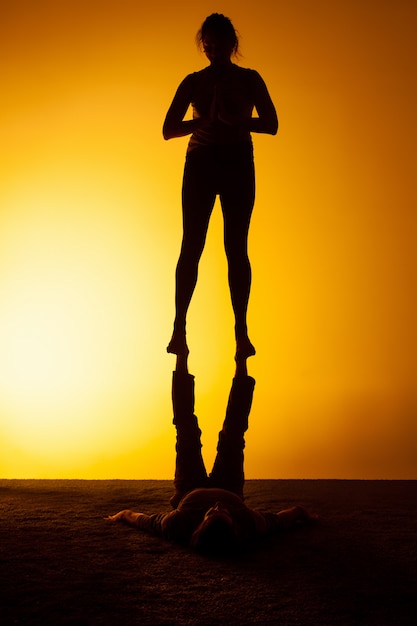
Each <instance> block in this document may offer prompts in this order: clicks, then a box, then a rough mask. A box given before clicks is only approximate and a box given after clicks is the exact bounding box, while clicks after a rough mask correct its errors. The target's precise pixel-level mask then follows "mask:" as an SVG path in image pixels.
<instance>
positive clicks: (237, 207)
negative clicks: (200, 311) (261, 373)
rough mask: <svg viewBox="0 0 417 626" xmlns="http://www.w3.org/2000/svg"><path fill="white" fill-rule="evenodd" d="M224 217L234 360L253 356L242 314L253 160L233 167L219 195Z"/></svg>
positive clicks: (247, 289) (246, 297) (247, 287)
mask: <svg viewBox="0 0 417 626" xmlns="http://www.w3.org/2000/svg"><path fill="white" fill-rule="evenodd" d="M220 199H221V203H222V210H223V218H224V245H225V250H226V256H227V262H228V270H229V287H230V295H231V299H232V306H233V312H234V316H235V336H236V357H235V358H236V359H237V360H239V359H246V358H247V357H249V356H252V355H254V354H255V348H254V347H253V345H252V343H251V342H250V340H249V337H248V329H247V322H246V315H247V309H248V302H249V294H250V287H251V279H252V272H251V266H250V261H249V257H248V233H249V225H250V219H251V215H252V209H253V205H254V200H255V182H254V168H253V161H252V162H251V161H250V159H249V158H248V159H246V160H244V161H243V163H242V166H241V168H240V167H239V168H238V167H233V168H231V171H230V173H229V174H228V177H227V179H225V181H224V188H223V190H222V193H221V195H220Z"/></svg>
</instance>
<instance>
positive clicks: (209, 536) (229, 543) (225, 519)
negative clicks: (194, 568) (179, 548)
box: [191, 502, 238, 554]
mask: <svg viewBox="0 0 417 626" xmlns="http://www.w3.org/2000/svg"><path fill="white" fill-rule="evenodd" d="M237 545H238V541H237V534H236V530H235V528H234V525H233V520H232V516H231V515H230V513H229V511H228V509H227V508H225V507H224V506H223V505H222V504H221V503H220V502H217V503H216V504H215V506H213V507H211V508H210V509H209V510H208V511H207V512H206V514H205V516H204V519H203V521H202V522H201V524H200V525H199V526H198V528H196V530H195V531H194V533H193V535H192V537H191V547H192V548H193V549H194V550H196V551H197V552H200V553H202V554H225V553H230V552H233V551H235V550H236V548H237Z"/></svg>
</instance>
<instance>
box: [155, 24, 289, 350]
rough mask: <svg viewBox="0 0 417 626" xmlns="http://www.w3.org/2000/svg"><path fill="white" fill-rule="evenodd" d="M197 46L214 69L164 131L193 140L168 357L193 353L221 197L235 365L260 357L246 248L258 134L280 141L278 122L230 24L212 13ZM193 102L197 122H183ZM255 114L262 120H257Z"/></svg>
mask: <svg viewBox="0 0 417 626" xmlns="http://www.w3.org/2000/svg"><path fill="white" fill-rule="evenodd" d="M196 40H197V42H198V44H199V46H201V47H202V48H203V50H204V53H205V55H206V57H207V58H208V60H209V61H210V65H209V66H208V67H206V68H205V69H203V70H201V71H199V72H194V73H192V74H189V75H188V76H186V78H185V79H184V80H183V81H182V82H181V84H180V86H179V87H178V89H177V92H176V94H175V96H174V99H173V101H172V104H171V106H170V107H169V110H168V113H167V115H166V118H165V122H164V126H163V136H164V138H165V139H171V138H174V137H183V136H185V135H190V134H191V138H190V140H189V143H188V148H187V155H186V161H185V168H184V178H183V187H182V205H183V239H182V246H181V252H180V256H179V260H178V264H177V268H176V293H175V309H176V314H175V321H174V332H173V335H172V338H171V341H170V342H169V345H168V347H167V351H168V352H170V353H173V354H176V355H180V356H186V355H188V352H189V351H188V346H187V341H186V317H187V311H188V307H189V304H190V301H191V297H192V295H193V292H194V289H195V286H196V283H197V274H198V264H199V260H200V257H201V254H202V252H203V249H204V244H205V240H206V234H207V229H208V225H209V220H210V216H211V213H212V210H213V206H214V202H215V199H216V196H217V195H219V197H220V202H221V207H222V212H223V220H224V245H225V251H226V256H227V262H228V279H229V287H230V295H231V300H232V306H233V312H234V316H235V337H236V355H235V359H236V361H239V360H245V359H246V358H248V357H249V356H252V355H254V354H255V348H254V346H253V345H252V343H251V341H250V340H249V336H248V330H247V323H246V313H247V308H248V301H249V293H250V285H251V267H250V263H249V258H248V251H247V242H248V232H249V224H250V219H251V214H252V209H253V204H254V200H255V172H254V162H253V146H252V139H251V132H255V133H268V134H271V135H275V134H276V133H277V130H278V118H277V114H276V111H275V107H274V104H273V102H272V100H271V98H270V95H269V93H268V90H267V87H266V85H265V83H264V81H263V79H262V78H261V76H260V75H259V74H258V72H256V71H255V70H251V69H245V68H242V67H239V66H238V65H236V64H234V63H233V62H232V57H236V56H237V55H238V48H239V42H238V37H237V34H236V31H235V29H234V27H233V24H232V22H231V21H230V19H229V18H227V17H225V16H224V15H222V14H219V13H213V14H212V15H210V16H209V17H207V18H206V20H205V21H204V22H203V24H202V27H201V29H200V30H199V32H198V33H197V37H196ZM190 104H191V105H192V109H193V119H191V120H184V117H185V114H186V112H187V110H188V107H189V105H190ZM254 108H255V109H256V112H257V117H252V112H253V109H254Z"/></svg>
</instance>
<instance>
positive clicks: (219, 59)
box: [203, 33, 233, 65]
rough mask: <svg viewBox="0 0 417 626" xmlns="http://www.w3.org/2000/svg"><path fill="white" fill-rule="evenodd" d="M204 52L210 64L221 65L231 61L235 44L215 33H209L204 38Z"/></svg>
mask: <svg viewBox="0 0 417 626" xmlns="http://www.w3.org/2000/svg"><path fill="white" fill-rule="evenodd" d="M203 50H204V53H205V55H206V57H207V58H208V60H209V61H210V63H212V64H213V65H219V64H223V63H228V62H229V61H230V57H231V55H232V52H233V44H231V43H230V40H229V39H226V38H224V37H221V36H219V35H216V34H215V33H207V34H206V35H204V37H203Z"/></svg>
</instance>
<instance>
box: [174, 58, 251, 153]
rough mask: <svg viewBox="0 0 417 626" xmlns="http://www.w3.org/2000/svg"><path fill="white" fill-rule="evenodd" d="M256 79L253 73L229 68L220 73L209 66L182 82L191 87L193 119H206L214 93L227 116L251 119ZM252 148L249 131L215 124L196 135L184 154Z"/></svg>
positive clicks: (198, 131) (236, 66)
mask: <svg viewBox="0 0 417 626" xmlns="http://www.w3.org/2000/svg"><path fill="white" fill-rule="evenodd" d="M257 78H258V73H257V72H256V71H255V70H251V69H246V68H242V67H239V66H238V65H234V64H232V65H231V67H230V68H227V69H226V70H223V71H219V70H218V69H216V68H214V67H212V66H209V67H207V68H205V69H203V70H201V71H199V72H194V73H193V74H189V75H188V76H187V78H186V79H185V80H188V81H190V84H191V94H192V97H191V105H192V110H193V119H197V118H199V117H202V116H208V115H209V112H210V107H211V104H212V102H213V97H214V92H215V89H218V91H219V94H221V97H222V100H223V106H224V109H225V111H226V113H230V114H231V115H236V116H240V115H241V116H243V117H251V116H252V111H253V108H254V88H255V87H254V85H255V81H256V79H257ZM242 143H245V144H250V145H251V144H252V138H251V134H250V132H249V130H245V129H242V128H238V127H236V126H232V125H230V124H226V123H224V122H221V121H219V120H216V121H214V122H212V123H211V124H209V125H208V126H206V127H205V128H202V129H200V130H197V131H195V132H194V133H193V134H192V135H191V138H190V140H189V143H188V148H187V152H191V151H192V150H194V149H196V148H200V147H203V146H212V145H220V146H221V145H232V144H242Z"/></svg>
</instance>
